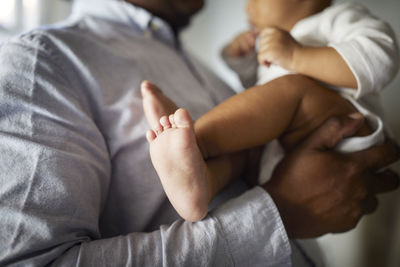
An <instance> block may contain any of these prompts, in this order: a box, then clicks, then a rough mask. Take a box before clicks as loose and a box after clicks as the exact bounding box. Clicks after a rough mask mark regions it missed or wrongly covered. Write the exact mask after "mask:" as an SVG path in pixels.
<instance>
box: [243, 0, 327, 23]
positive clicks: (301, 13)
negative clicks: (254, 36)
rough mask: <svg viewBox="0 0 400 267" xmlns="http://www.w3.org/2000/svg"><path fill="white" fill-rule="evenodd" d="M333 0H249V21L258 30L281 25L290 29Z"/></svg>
mask: <svg viewBox="0 0 400 267" xmlns="http://www.w3.org/2000/svg"><path fill="white" fill-rule="evenodd" d="M331 2H332V0H247V15H248V17H249V22H250V23H251V24H252V26H254V27H255V28H256V29H257V30H262V29H263V28H265V27H270V26H273V27H279V28H281V29H284V30H287V31H290V30H291V29H292V27H293V26H294V25H295V24H296V22H298V21H299V20H301V19H303V18H305V17H308V16H311V15H314V14H316V13H318V12H320V11H322V10H323V9H325V8H326V7H328V6H329V5H330V4H331Z"/></svg>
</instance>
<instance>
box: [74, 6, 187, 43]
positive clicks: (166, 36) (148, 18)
mask: <svg viewBox="0 0 400 267" xmlns="http://www.w3.org/2000/svg"><path fill="white" fill-rule="evenodd" d="M88 15H89V16H93V17H98V18H101V19H105V20H109V21H113V22H116V23H120V24H124V25H126V26H128V27H131V28H132V29H133V30H135V31H140V32H142V33H143V35H144V36H145V37H147V38H156V39H158V40H160V41H162V42H164V43H166V44H168V45H171V46H173V47H179V41H178V40H177V38H176V37H175V34H174V32H173V30H172V28H171V26H169V24H168V23H167V22H165V21H164V20H162V19H161V18H159V17H156V16H154V15H153V14H151V13H150V12H148V11H147V10H145V9H143V8H140V7H137V6H135V5H133V4H130V3H127V2H126V1H124V0H76V1H75V2H74V6H73V10H72V18H73V19H77V18H81V17H84V16H88Z"/></svg>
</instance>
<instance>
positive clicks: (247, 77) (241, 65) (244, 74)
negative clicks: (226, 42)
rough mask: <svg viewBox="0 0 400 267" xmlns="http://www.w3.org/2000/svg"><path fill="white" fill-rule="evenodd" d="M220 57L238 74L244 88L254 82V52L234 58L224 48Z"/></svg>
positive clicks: (255, 71) (255, 56)
mask: <svg viewBox="0 0 400 267" xmlns="http://www.w3.org/2000/svg"><path fill="white" fill-rule="evenodd" d="M221 58H222V60H223V61H224V62H225V64H226V65H227V66H228V67H229V68H230V69H231V70H232V71H234V72H235V73H236V74H237V75H238V77H239V79H240V82H241V83H242V85H243V87H244V88H248V87H251V86H254V85H255V84H256V82H257V69H258V62H257V54H256V52H252V53H250V54H248V55H246V56H244V57H240V58H235V57H232V56H230V55H228V53H226V51H225V49H224V50H222V52H221Z"/></svg>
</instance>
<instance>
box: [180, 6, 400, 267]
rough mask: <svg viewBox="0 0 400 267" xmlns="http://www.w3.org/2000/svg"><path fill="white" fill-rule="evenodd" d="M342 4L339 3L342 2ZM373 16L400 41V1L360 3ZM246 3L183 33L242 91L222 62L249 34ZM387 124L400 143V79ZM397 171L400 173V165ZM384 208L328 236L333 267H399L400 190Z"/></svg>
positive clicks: (389, 94)
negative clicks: (235, 40)
mask: <svg viewBox="0 0 400 267" xmlns="http://www.w3.org/2000/svg"><path fill="white" fill-rule="evenodd" d="M337 2H339V1H337ZM355 2H361V3H363V4H364V5H366V6H367V7H369V9H371V11H372V13H373V14H376V15H377V16H378V17H380V18H382V19H384V20H386V21H387V22H389V23H390V24H391V25H392V27H393V29H394V30H395V32H396V34H397V36H398V37H399V36H400V16H399V11H400V1H399V0H380V1H376V0H355ZM245 3H246V0H209V1H207V5H206V7H205V9H204V10H203V12H202V13H201V14H199V15H198V16H197V17H196V18H195V20H194V21H193V24H192V27H191V28H190V29H188V30H187V31H186V32H185V33H184V42H185V44H186V46H187V47H188V49H189V50H190V51H192V53H193V54H195V55H197V57H199V58H200V59H201V60H202V61H203V62H204V63H205V64H207V65H208V66H209V67H210V68H211V69H213V70H215V71H216V72H217V73H218V74H219V75H220V76H221V77H222V78H223V79H224V80H226V82H228V83H229V84H231V86H232V87H234V88H235V89H237V90H241V89H242V88H241V86H240V84H239V82H238V80H237V78H236V77H235V76H234V75H233V74H232V73H231V72H230V71H229V70H228V69H227V68H226V67H225V66H224V64H223V63H222V62H221V60H220V58H219V51H220V49H221V47H222V46H223V45H224V44H226V42H228V41H230V40H231V39H232V37H233V36H234V35H235V34H236V33H239V32H241V31H242V30H244V29H246V27H247V24H246V16H245V13H244V6H245ZM383 102H384V106H385V112H386V119H387V122H388V124H389V125H390V126H391V128H392V130H393V132H394V135H395V137H396V140H397V141H398V142H400V119H399V115H400V105H399V103H400V75H397V77H396V79H395V80H394V81H393V82H392V83H391V84H390V85H389V86H388V87H387V89H386V90H385V91H384V93H383ZM394 168H395V169H396V170H397V171H399V172H400V163H398V164H395V165H394ZM379 200H380V207H379V209H378V210H377V212H375V213H374V214H373V215H370V216H367V217H365V218H364V219H362V221H361V223H360V224H359V225H358V227H357V229H356V230H355V231H352V232H350V233H347V234H342V235H328V236H325V237H323V238H321V239H320V240H319V242H320V244H321V245H322V246H323V249H324V254H325V258H326V261H327V266H328V267H398V266H400V208H399V207H400V205H399V204H400V190H398V191H397V192H395V193H390V194H386V195H383V196H381V197H380V198H379Z"/></svg>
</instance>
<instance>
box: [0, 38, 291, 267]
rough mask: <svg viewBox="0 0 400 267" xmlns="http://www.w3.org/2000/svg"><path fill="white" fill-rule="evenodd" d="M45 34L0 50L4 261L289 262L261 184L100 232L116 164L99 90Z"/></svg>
mask: <svg viewBox="0 0 400 267" xmlns="http://www.w3.org/2000/svg"><path fill="white" fill-rule="evenodd" d="M46 38H47V37H46V36H39V37H38V36H35V35H28V36H25V37H23V38H19V39H18V40H16V41H11V42H10V43H8V44H6V45H3V46H2V47H1V48H0V58H1V61H2V64H1V67H0V155H1V161H0V170H1V171H0V218H1V220H0V265H2V266H4V265H11V266H13V265H14V266H48V265H54V266H123V265H126V266H290V264H291V263H290V246H289V243H288V239H287V236H286V233H285V230H284V227H283V224H282V221H281V219H280V216H279V214H278V211H277V209H276V207H275V205H274V203H273V201H272V199H271V198H270V196H269V195H268V194H267V193H266V192H265V191H264V190H263V189H261V188H259V187H256V188H254V189H252V190H250V191H248V192H247V193H245V194H243V195H242V196H240V197H238V198H236V199H232V200H230V201H228V202H227V203H225V204H223V205H222V206H220V207H218V208H216V209H215V210H213V211H212V212H211V213H210V215H209V216H208V217H207V218H206V219H205V220H203V221H200V222H197V223H189V222H185V221H176V222H175V223H173V224H171V225H163V226H160V228H159V229H158V230H157V231H154V232H151V233H145V232H137V233H131V234H128V235H124V236H116V237H112V238H102V234H101V232H100V230H99V218H100V215H101V211H102V208H103V207H104V205H105V203H106V201H107V192H108V189H109V184H110V179H111V169H112V166H111V163H110V162H111V160H110V156H109V153H108V150H107V144H106V142H105V140H104V137H103V135H102V133H101V131H100V130H99V128H98V126H97V124H96V123H95V122H96V121H97V120H98V117H97V116H98V113H97V112H96V107H95V106H94V105H93V103H92V102H93V101H92V100H93V99H94V97H95V96H90V92H88V91H87V90H84V88H85V84H84V83H82V82H81V81H79V78H78V77H79V75H78V74H77V73H74V72H73V71H71V70H67V69H66V68H63V66H64V65H65V64H66V59H65V58H63V57H62V55H60V54H57V53H55V52H52V51H54V50H53V49H52V45H51V44H52V43H51V42H50V41H47V39H46ZM60 62H62V64H61V63H60ZM68 77H70V78H68ZM72 77H75V78H72ZM254 248H257V249H254Z"/></svg>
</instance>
